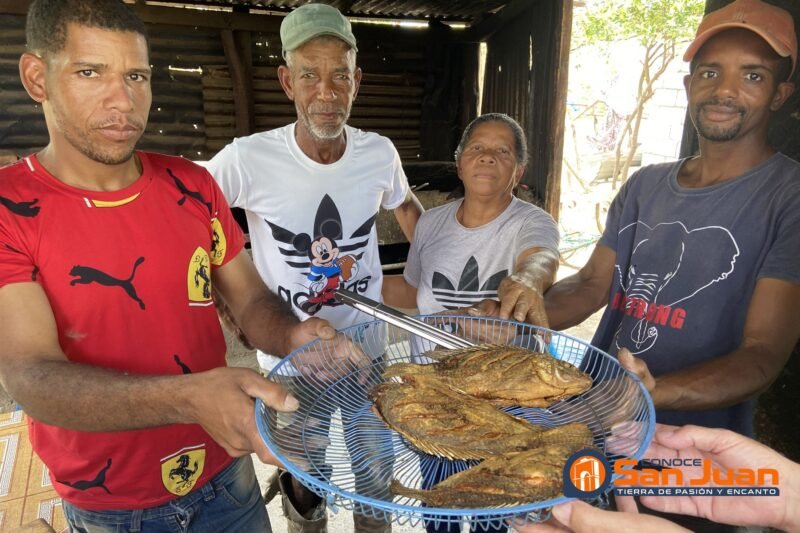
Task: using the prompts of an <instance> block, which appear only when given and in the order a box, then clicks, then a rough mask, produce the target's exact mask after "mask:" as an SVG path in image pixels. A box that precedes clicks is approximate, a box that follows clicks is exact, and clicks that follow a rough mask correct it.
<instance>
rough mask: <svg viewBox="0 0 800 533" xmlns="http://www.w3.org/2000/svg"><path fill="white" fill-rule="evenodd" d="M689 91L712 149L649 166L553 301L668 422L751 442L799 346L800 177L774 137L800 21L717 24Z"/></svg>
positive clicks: (693, 54)
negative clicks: (764, 402) (759, 405)
mask: <svg viewBox="0 0 800 533" xmlns="http://www.w3.org/2000/svg"><path fill="white" fill-rule="evenodd" d="M684 59H685V60H686V61H690V62H691V67H690V74H689V75H687V76H686V78H685V80H684V82H685V86H686V91H687V95H688V100H689V114H690V117H691V119H692V122H693V124H694V126H695V128H696V129H697V132H698V135H699V142H700V152H699V154H698V155H696V156H694V157H690V158H687V159H684V160H682V161H677V162H675V163H668V164H661V165H653V166H648V167H645V168H643V169H641V170H640V171H639V172H637V173H636V174H635V175H634V176H632V177H631V178H630V179H629V180H628V182H627V183H626V184H625V185H624V186H623V188H622V189H621V190H620V192H619V194H618V195H617V197H616V198H615V199H614V201H613V203H612V205H611V208H610V209H609V214H608V222H607V224H606V230H605V233H604V235H603V237H602V238H601V240H600V242H599V244H598V245H597V247H596V248H595V250H594V253H593V254H592V257H591V258H590V259H589V262H588V263H587V264H586V266H584V267H583V268H582V269H581V270H580V271H579V272H578V273H577V274H575V275H573V276H571V277H569V278H567V279H565V280H563V281H561V282H559V283H557V284H555V285H554V286H553V288H552V289H551V290H550V291H549V292H548V293H547V295H546V303H547V309H548V314H549V318H550V323H551V324H552V325H553V326H554V327H557V328H566V327H570V326H572V325H574V324H576V323H578V322H580V321H581V320H583V319H584V318H585V317H588V316H589V315H590V314H592V313H593V312H594V311H596V310H597V309H600V308H601V307H602V306H603V305H605V304H607V305H608V306H607V308H606V310H605V314H604V315H603V318H602V322H601V323H600V326H599V327H598V330H597V332H596V333H595V336H594V339H593V341H592V342H593V344H594V345H596V346H598V347H599V348H601V349H604V350H608V351H609V352H610V353H612V354H617V355H618V357H619V359H620V362H621V363H622V364H623V365H624V366H626V367H627V368H628V369H630V370H632V371H634V372H635V373H637V374H638V375H639V377H640V378H641V379H642V380H643V381H644V382H645V384H646V385H647V386H648V387H649V388H650V389H651V393H652V396H653V401H654V403H655V406H656V411H657V419H658V421H659V422H662V423H668V424H675V425H683V424H697V425H703V426H709V427H725V428H728V429H732V430H734V431H737V432H739V433H743V434H746V435H748V434H752V431H753V429H752V418H753V399H754V398H755V397H756V396H757V395H758V394H759V393H760V392H762V391H763V390H765V389H766V388H767V387H769V385H770V383H772V381H773V380H774V379H775V377H776V376H777V375H778V373H779V372H780V371H781V369H782V368H783V366H784V365H785V363H786V361H787V360H788V358H789V355H790V354H791V351H792V349H793V348H794V346H795V344H796V343H797V340H798V337H800V314H798V313H797V309H798V307H800V239H798V238H797V235H798V232H800V165H799V164H798V163H797V162H795V161H793V160H791V159H789V158H788V157H786V156H784V155H782V154H780V153H777V152H776V151H775V150H774V149H773V148H772V147H771V146H770V145H769V143H768V141H767V130H768V125H769V119H770V116H771V115H772V113H773V112H776V111H778V110H779V109H780V108H781V106H782V105H783V104H784V102H786V100H787V99H788V98H789V96H790V95H791V94H792V93H793V91H794V90H795V86H794V84H793V83H791V81H790V79H791V76H792V73H793V72H794V70H795V67H796V64H797V35H796V33H795V28H794V23H793V20H792V16H791V15H790V14H789V13H788V12H786V11H785V10H783V9H780V8H778V7H775V6H772V5H770V4H767V3H764V2H761V1H759V0H737V1H736V2H733V3H732V4H730V5H728V6H726V7H724V8H723V9H720V10H718V11H715V12H713V13H710V14H709V15H708V16H706V17H705V18H704V19H703V21H702V23H701V24H700V27H699V28H698V31H697V37H696V39H695V40H694V42H693V43H692V44H691V45H690V46H689V48H688V50H687V52H686V55H685V56H684Z"/></svg>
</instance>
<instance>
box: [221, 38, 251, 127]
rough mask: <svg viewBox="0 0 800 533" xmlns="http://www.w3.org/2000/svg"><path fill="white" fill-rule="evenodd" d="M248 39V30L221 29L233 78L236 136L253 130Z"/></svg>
mask: <svg viewBox="0 0 800 533" xmlns="http://www.w3.org/2000/svg"><path fill="white" fill-rule="evenodd" d="M250 40H251V36H250V32H249V31H233V30H222V46H223V48H224V49H225V58H226V59H227V61H228V69H229V70H230V73H231V79H232V80H233V105H234V109H235V117H236V136H237V137H244V136H247V135H250V134H251V133H253V132H254V131H255V128H254V125H255V101H254V97H253V54H252V49H251V45H250Z"/></svg>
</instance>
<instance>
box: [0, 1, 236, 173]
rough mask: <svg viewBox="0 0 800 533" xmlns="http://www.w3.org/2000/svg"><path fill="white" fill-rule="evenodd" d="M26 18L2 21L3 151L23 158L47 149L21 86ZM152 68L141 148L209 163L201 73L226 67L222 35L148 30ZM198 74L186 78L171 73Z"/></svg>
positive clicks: (36, 112)
mask: <svg viewBox="0 0 800 533" xmlns="http://www.w3.org/2000/svg"><path fill="white" fill-rule="evenodd" d="M24 21H25V18H24V17H21V16H16V15H0V32H2V35H3V40H2V43H0V103H1V105H0V150H9V151H13V152H14V153H16V154H18V155H25V154H28V153H30V152H33V151H36V150H38V149H39V148H41V147H43V146H44V145H46V144H47V140H48V136H47V129H46V127H45V122H44V116H43V115H42V110H41V108H40V106H38V105H36V104H35V103H34V102H33V101H32V100H31V99H30V97H29V96H28V95H27V93H26V92H25V90H24V88H23V87H22V83H21V82H20V81H19V72H18V67H17V65H18V62H19V56H20V54H21V53H22V52H23V51H24V48H25V32H24V24H25V22H24ZM148 31H149V32H150V45H151V49H152V54H151V62H152V66H153V106H152V109H151V112H150V120H149V123H148V126H147V130H146V131H145V134H144V136H143V137H142V140H141V141H140V144H139V147H140V148H142V149H145V150H153V151H158V152H162V153H167V154H174V155H183V156H186V157H188V158H191V159H206V158H208V157H209V154H208V153H207V152H206V140H205V121H204V119H203V91H202V85H201V82H200V77H201V74H200V71H199V68H200V66H201V65H204V64H223V63H224V62H225V54H224V53H223V50H222V43H221V41H220V38H219V32H218V31H216V30H205V29H198V28H191V27H172V26H161V25H159V26H155V25H148ZM170 67H177V68H181V69H196V72H183V71H178V70H174V68H173V69H170Z"/></svg>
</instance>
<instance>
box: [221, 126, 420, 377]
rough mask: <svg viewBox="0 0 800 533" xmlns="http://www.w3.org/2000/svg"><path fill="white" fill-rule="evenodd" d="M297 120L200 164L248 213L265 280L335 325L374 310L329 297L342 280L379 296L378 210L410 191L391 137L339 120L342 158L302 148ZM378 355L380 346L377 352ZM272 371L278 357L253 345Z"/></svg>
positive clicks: (306, 312)
mask: <svg viewBox="0 0 800 533" xmlns="http://www.w3.org/2000/svg"><path fill="white" fill-rule="evenodd" d="M294 131H295V124H290V125H288V126H284V127H282V128H278V129H274V130H271V131H267V132H263V133H257V134H255V135H250V136H249V137H242V138H239V139H235V140H234V141H233V142H232V143H231V144H229V145H228V146H226V147H225V148H224V149H223V150H222V151H221V152H219V153H218V154H217V155H216V156H215V157H214V158H213V159H212V160H211V161H209V162H208V163H207V164H206V166H207V168H208V170H209V171H210V172H211V174H212V175H213V176H214V179H215V180H216V181H217V183H219V185H220V188H221V189H222V192H223V193H224V194H225V198H227V200H228V202H229V203H230V205H231V207H240V208H242V209H244V210H245V211H246V214H247V223H248V226H249V229H250V239H251V242H252V251H253V260H254V262H255V265H256V268H257V269H258V272H259V273H260V274H261V277H262V278H263V279H264V281H265V282H266V284H267V286H268V287H269V288H270V289H271V290H272V291H274V292H275V293H277V294H278V295H279V296H280V297H281V298H282V299H283V300H284V301H286V302H288V303H290V304H291V306H292V309H293V310H294V312H295V314H296V315H297V316H298V317H299V318H300V319H301V320H305V319H306V318H308V317H309V316H317V317H320V318H324V319H326V320H328V321H330V322H331V324H332V325H333V326H334V327H335V328H337V329H341V328H344V327H347V326H351V325H353V324H357V323H360V322H367V321H370V320H373V318H372V317H370V316H369V315H366V314H364V313H361V312H359V311H356V310H355V309H353V308H351V307H349V306H346V305H340V304H337V303H336V302H334V301H333V299H332V298H333V290H334V289H335V288H338V287H340V286H341V287H343V288H346V289H348V290H351V291H355V292H357V293H359V294H363V295H364V296H367V297H368V298H372V299H374V300H378V301H380V300H381V286H382V285H383V274H382V272H381V264H380V258H379V257H378V236H377V231H376V228H375V218H376V217H377V215H378V211H379V209H380V208H381V207H383V208H384V209H394V208H396V207H398V206H399V205H401V204H402V203H403V200H405V197H406V195H407V193H408V180H407V179H406V175H405V173H404V172H403V167H402V165H401V163H400V156H399V155H398V154H397V150H396V149H395V148H394V145H392V143H391V141H390V140H389V139H387V138H385V137H382V136H380V135H378V134H375V133H370V132H365V131H361V130H358V129H355V128H351V127H350V126H345V135H346V139H347V147H346V148H345V152H344V154H343V155H342V157H341V159H339V160H338V161H336V162H335V163H332V164H329V165H323V164H320V163H317V162H316V161H313V160H311V159H310V158H309V157H308V156H306V155H305V154H304V153H303V151H302V150H301V149H300V147H299V146H298V145H297V141H296V140H295V136H294ZM376 355H377V354H376ZM258 360H259V364H260V365H261V366H262V368H264V369H266V370H270V369H271V368H273V367H274V366H275V365H276V364H277V362H278V358H276V357H273V356H271V355H268V354H264V353H262V352H258Z"/></svg>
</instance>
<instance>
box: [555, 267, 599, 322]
mask: <svg viewBox="0 0 800 533" xmlns="http://www.w3.org/2000/svg"><path fill="white" fill-rule="evenodd" d="M607 300H608V293H607V291H605V290H603V288H601V287H598V286H596V285H594V284H591V283H586V282H585V281H584V280H582V279H581V277H580V274H573V275H572V276H569V277H568V278H564V279H563V280H561V281H559V282H558V283H556V284H554V285H553V286H552V287H550V289H549V290H548V291H547V292H546V293H545V295H544V303H545V309H546V310H547V317H548V319H549V320H550V327H551V328H552V329H555V330H562V329H567V328H571V327H572V326H575V325H578V324H580V323H581V322H583V321H584V320H586V319H587V318H589V317H590V316H591V315H592V314H593V313H594V312H595V311H597V310H598V309H601V308H602V307H603V306H604V305H605V304H606V302H607Z"/></svg>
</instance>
